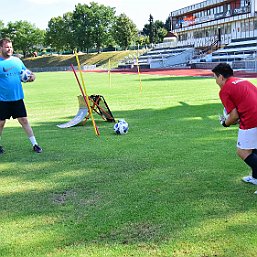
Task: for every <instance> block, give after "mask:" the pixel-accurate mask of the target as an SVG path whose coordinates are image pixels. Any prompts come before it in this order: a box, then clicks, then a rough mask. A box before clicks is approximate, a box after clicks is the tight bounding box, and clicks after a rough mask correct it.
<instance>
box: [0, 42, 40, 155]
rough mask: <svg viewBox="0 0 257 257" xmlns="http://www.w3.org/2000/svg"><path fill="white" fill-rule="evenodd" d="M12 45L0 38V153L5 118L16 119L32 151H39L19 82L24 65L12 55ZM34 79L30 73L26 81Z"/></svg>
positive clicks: (1, 152) (0, 150) (0, 152)
mask: <svg viewBox="0 0 257 257" xmlns="http://www.w3.org/2000/svg"><path fill="white" fill-rule="evenodd" d="M12 54H13V47H12V42H11V40H10V39H7V38H4V39H1V40H0V154H3V153H4V149H3V146H2V144H1V137H2V132H3V129H4V125H5V122H6V119H10V118H11V117H12V118H13V119H16V118H17V120H18V122H19V123H20V124H21V126H22V127H23V129H24V130H25V132H26V134H27V136H28V138H29V140H30V142H31V144H32V146H33V151H34V152H36V153H41V152H42V148H41V147H40V146H39V145H38V144H37V141H36V138H35V136H34V133H33V130H32V128H31V126H30V124H29V122H28V119H27V112H26V108H25V105H24V101H23V99H24V93H23V89H22V84H21V78H20V73H21V71H22V70H25V69H26V67H25V65H24V64H23V62H22V61H21V60H20V59H19V58H17V57H14V56H12ZM34 80H35V75H34V74H33V73H31V75H30V78H29V80H28V82H32V81H34Z"/></svg>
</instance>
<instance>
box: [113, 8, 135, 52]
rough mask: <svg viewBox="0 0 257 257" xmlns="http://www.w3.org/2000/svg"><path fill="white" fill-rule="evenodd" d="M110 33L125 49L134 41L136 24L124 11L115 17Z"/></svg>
mask: <svg viewBox="0 0 257 257" xmlns="http://www.w3.org/2000/svg"><path fill="white" fill-rule="evenodd" d="M112 33H113V38H114V39H115V41H116V43H117V44H118V45H119V46H121V47H124V48H125V49H126V50H127V48H128V47H129V46H130V45H131V44H132V43H133V42H135V41H136V39H137V36H138V31H137V27H136V25H135V24H134V23H133V21H132V20H131V19H130V18H128V17H127V16H126V15H125V14H124V13H122V14H121V15H120V16H118V17H117V19H116V21H115V23H114V25H113V30H112Z"/></svg>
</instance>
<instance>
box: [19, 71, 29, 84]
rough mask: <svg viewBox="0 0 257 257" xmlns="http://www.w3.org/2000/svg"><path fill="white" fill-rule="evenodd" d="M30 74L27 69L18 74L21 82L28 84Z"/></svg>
mask: <svg viewBox="0 0 257 257" xmlns="http://www.w3.org/2000/svg"><path fill="white" fill-rule="evenodd" d="M31 74H32V72H31V71H30V70H28V69H26V70H22V71H21V73H20V78H21V81H22V82H25V83H26V82H28V81H29V80H30V77H31Z"/></svg>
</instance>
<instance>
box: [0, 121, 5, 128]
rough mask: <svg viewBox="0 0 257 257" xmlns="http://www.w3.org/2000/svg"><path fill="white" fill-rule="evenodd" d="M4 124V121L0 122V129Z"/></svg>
mask: <svg viewBox="0 0 257 257" xmlns="http://www.w3.org/2000/svg"><path fill="white" fill-rule="evenodd" d="M4 124H5V120H0V128H3V127H4Z"/></svg>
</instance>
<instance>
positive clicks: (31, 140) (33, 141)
mask: <svg viewBox="0 0 257 257" xmlns="http://www.w3.org/2000/svg"><path fill="white" fill-rule="evenodd" d="M29 140H30V142H31V144H32V145H33V146H34V145H37V140H36V138H35V137H34V136H32V137H29Z"/></svg>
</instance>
